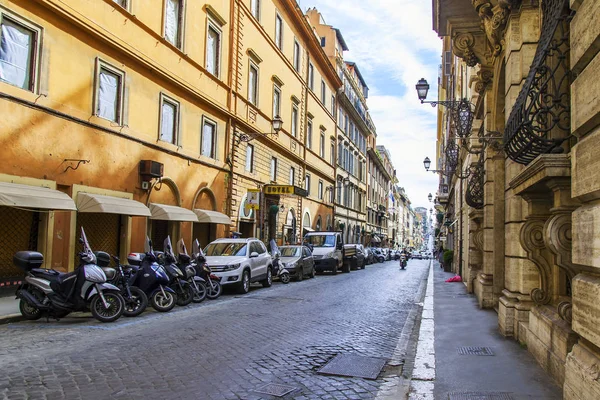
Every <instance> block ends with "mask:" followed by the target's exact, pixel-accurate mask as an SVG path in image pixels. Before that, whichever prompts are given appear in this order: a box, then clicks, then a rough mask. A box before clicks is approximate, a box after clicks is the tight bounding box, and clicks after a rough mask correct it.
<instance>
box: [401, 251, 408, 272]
mask: <svg viewBox="0 0 600 400" xmlns="http://www.w3.org/2000/svg"><path fill="white" fill-rule="evenodd" d="M407 264H408V262H407V260H406V255H405V254H401V255H400V268H401V269H404V268H406V265H407Z"/></svg>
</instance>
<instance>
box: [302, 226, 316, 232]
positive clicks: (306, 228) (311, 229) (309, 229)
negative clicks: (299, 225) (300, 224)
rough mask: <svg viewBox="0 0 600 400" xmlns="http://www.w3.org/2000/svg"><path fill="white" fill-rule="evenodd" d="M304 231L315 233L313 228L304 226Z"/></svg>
mask: <svg viewBox="0 0 600 400" xmlns="http://www.w3.org/2000/svg"><path fill="white" fill-rule="evenodd" d="M304 230H305V231H307V232H314V231H315V230H314V229H313V228H310V227H306V226H305V227H304Z"/></svg>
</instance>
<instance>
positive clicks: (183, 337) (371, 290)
mask: <svg viewBox="0 0 600 400" xmlns="http://www.w3.org/2000/svg"><path fill="white" fill-rule="evenodd" d="M428 266H429V261H428V260H411V261H410V262H409V266H408V268H407V269H406V270H405V271H402V270H400V269H399V268H398V263H397V262H395V261H389V262H386V263H384V264H375V265H371V266H367V268H366V269H365V270H359V271H352V272H351V273H350V274H343V273H339V274H338V275H337V276H331V275H319V276H317V277H316V278H315V279H312V280H310V279H305V280H304V281H302V282H292V283H291V284H289V285H283V284H281V283H278V282H276V283H275V284H274V285H273V287H271V288H270V289H263V288H261V287H260V286H253V289H252V290H251V292H250V293H249V294H248V295H245V296H239V295H237V294H233V293H226V294H225V295H224V296H222V297H221V298H220V299H218V300H216V301H208V300H206V301H205V302H203V303H202V304H199V305H191V306H189V307H185V308H176V309H175V310H174V311H173V312H171V313H167V314H159V313H156V312H154V311H147V312H146V313H144V314H143V315H142V316H141V317H138V318H134V319H126V318H121V319H120V320H119V321H117V322H116V323H114V324H101V323H99V322H97V321H95V320H93V319H92V318H91V317H87V316H85V317H84V316H83V315H81V316H76V317H70V318H66V319H63V320H61V321H58V322H57V321H50V322H46V321H45V320H40V321H36V322H20V323H14V324H8V325H4V326H0V370H2V371H3V373H2V374H1V375H0V394H1V396H0V397H3V398H8V399H21V398H23V399H25V398H28V399H58V398H67V399H76V398H85V399H95V398H97V399H108V398H111V399H132V398H145V399H165V398H169V399H176V398H182V399H275V397H272V396H269V395H264V394H261V393H258V392H256V390H257V389H258V388H260V387H261V386H263V385H265V384H268V383H277V384H282V385H286V386H289V387H291V388H293V389H294V390H293V391H292V392H291V393H289V394H288V395H286V396H285V398H287V399H292V398H293V399H372V398H375V397H376V396H377V394H378V392H380V391H381V389H382V387H385V386H386V384H387V385H389V384H390V383H388V381H389V380H390V379H389V375H386V368H384V370H383V371H382V373H380V375H379V377H378V379H377V380H366V379H362V378H346V377H337V376H324V375H319V374H317V370H318V369H319V368H321V367H322V366H324V365H325V364H326V363H327V362H328V361H329V360H331V359H332V358H333V357H334V356H336V355H339V354H356V355H362V356H370V357H381V358H385V359H391V358H392V357H393V355H394V351H395V349H396V347H397V345H398V342H399V338H400V335H401V332H402V329H403V327H404V324H405V323H406V321H407V317H408V315H409V313H410V311H411V309H412V308H413V307H418V306H417V305H416V304H415V303H417V302H418V297H417V296H419V295H420V293H419V292H421V291H422V290H423V287H424V283H425V281H424V280H425V279H427V273H428V270H429V269H428ZM397 370H398V368H396V371H397ZM397 374H398V372H396V376H397ZM386 376H387V377H386ZM280 398H281V397H280Z"/></svg>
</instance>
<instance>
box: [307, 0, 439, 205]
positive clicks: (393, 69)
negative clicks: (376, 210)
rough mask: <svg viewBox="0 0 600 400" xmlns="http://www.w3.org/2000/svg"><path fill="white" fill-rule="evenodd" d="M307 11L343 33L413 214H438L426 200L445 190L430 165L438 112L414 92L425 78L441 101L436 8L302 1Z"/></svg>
mask: <svg viewBox="0 0 600 400" xmlns="http://www.w3.org/2000/svg"><path fill="white" fill-rule="evenodd" d="M298 3H299V4H300V6H301V8H302V10H304V11H306V10H307V9H308V8H310V7H316V8H317V9H318V10H319V11H320V12H321V14H322V16H323V19H324V20H325V23H326V24H328V25H331V26H333V27H334V28H338V29H340V31H341V32H342V35H343V36H344V39H345V41H346V44H347V45H348V48H349V49H350V50H349V51H346V52H344V60H346V61H353V62H356V63H357V65H358V68H359V70H360V72H361V73H362V75H363V77H364V79H365V81H366V82H367V85H368V86H369V98H368V100H367V105H368V107H369V112H370V113H371V118H372V119H373V122H374V123H375V127H376V129H377V144H378V145H384V146H385V147H386V148H387V149H388V151H389V152H390V154H391V156H392V162H393V163H394V167H395V168H396V172H397V177H398V180H399V185H400V186H402V187H404V188H405V190H406V193H407V195H408V196H409V198H410V200H411V202H412V205H413V208H414V207H419V206H421V207H426V208H431V206H432V205H433V204H432V203H429V200H428V199H427V195H428V194H429V193H432V194H433V196H434V197H435V193H436V191H437V187H438V178H437V175H435V174H433V173H431V172H426V171H425V169H424V167H423V159H424V158H425V157H426V156H428V157H429V158H430V159H431V160H435V140H436V118H437V114H436V110H435V108H432V107H431V106H430V105H427V104H421V102H420V101H419V100H418V98H417V92H416V90H415V84H416V83H417V81H418V80H419V79H420V78H425V79H427V81H428V82H429V84H430V85H431V89H430V93H429V96H428V98H429V99H430V100H431V99H435V98H437V94H436V93H435V92H436V83H437V77H438V70H439V64H440V59H441V58H440V57H441V49H442V42H441V40H440V39H439V38H438V37H437V34H436V33H435V32H434V31H433V30H432V14H431V1H426V0H298Z"/></svg>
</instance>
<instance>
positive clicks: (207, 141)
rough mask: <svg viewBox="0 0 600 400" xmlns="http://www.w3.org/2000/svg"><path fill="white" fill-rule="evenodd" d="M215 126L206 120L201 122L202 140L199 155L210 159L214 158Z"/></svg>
mask: <svg viewBox="0 0 600 400" xmlns="http://www.w3.org/2000/svg"><path fill="white" fill-rule="evenodd" d="M216 134H217V124H216V123H215V122H213V121H211V120H209V119H207V118H204V120H203V122H202V140H201V149H200V154H202V155H203V156H206V157H210V158H216V154H215V153H216V151H215V150H216V149H215V148H216V136H217V135H216Z"/></svg>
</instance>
